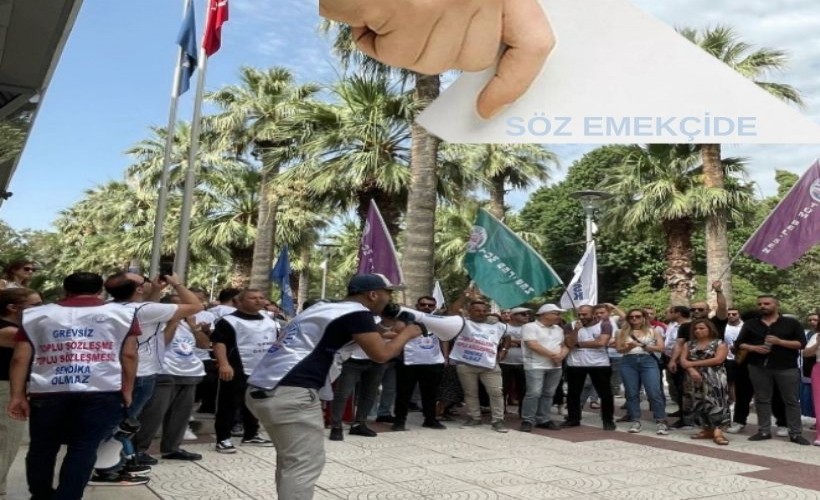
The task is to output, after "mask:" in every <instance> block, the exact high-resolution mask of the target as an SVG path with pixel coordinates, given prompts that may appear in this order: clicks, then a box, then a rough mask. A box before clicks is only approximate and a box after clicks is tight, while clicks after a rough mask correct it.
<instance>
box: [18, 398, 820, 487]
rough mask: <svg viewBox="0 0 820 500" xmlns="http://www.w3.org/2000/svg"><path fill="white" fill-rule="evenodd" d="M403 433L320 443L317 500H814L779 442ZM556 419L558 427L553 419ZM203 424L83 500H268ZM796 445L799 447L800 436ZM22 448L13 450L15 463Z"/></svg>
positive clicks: (802, 460)
mask: <svg viewBox="0 0 820 500" xmlns="http://www.w3.org/2000/svg"><path fill="white" fill-rule="evenodd" d="M411 417H412V418H411V420H410V422H409V424H410V426H409V429H410V430H409V431H407V432H390V431H389V427H388V426H385V425H380V424H372V426H373V428H374V429H376V430H378V431H379V436H378V437H377V438H365V437H359V436H348V435H347V434H346V435H345V441H343V442H331V441H328V442H327V448H326V450H327V465H326V467H325V469H324V472H323V474H322V477H321V478H320V479H319V482H318V488H317V491H316V497H315V498H316V499H319V500H323V499H340V498H346V499H405V498H419V499H465V500H470V499H476V500H481V499H528V500H529V499H532V500H536V499H546V498H561V499H589V500H600V499H629V500H643V499H647V500H651V499H663V500H678V499H689V498H715V499H717V498H720V499H730V500H732V499H750V500H757V499H820V448H817V447H806V446H797V445H794V444H791V443H789V442H788V441H787V440H785V439H778V438H774V439H772V440H770V441H764V442H758V443H754V442H749V441H747V440H746V438H747V437H748V436H749V435H751V434H752V433H753V432H754V428H753V426H749V427H747V429H746V431H745V432H744V434H742V435H734V436H732V435H730V436H729V439H730V440H731V444H730V445H729V446H721V447H718V446H717V445H715V444H713V443H711V442H708V441H707V442H704V441H693V440H691V439H689V434H691V433H692V432H691V431H689V432H687V431H676V432H672V433H671V434H670V435H669V436H656V435H655V434H654V431H653V429H654V426H653V425H652V424H651V423H650V422H645V425H644V429H645V430H644V432H643V433H641V434H628V433H626V425H625V424H620V425H619V430H618V431H617V432H606V431H603V430H602V429H601V427H600V420H599V419H598V416H597V414H595V413H585V414H584V420H585V421H584V424H585V425H583V426H581V427H577V428H572V429H564V430H561V431H544V430H536V431H535V432H533V433H532V434H525V433H521V432H518V431H517V430H515V429H517V419H515V418H514V416H512V415H508V424H509V425H510V426H511V430H510V432H509V433H508V434H499V433H496V432H493V431H492V430H491V429H490V427H489V425H485V426H482V427H478V428H470V429H460V428H458V423H457V422H449V423H448V425H449V428H448V429H447V430H445V431H435V430H430V429H423V428H421V427H420V426H419V424H420V420H419V419H420V415H419V414H418V413H415V414H411ZM556 418H560V417H557V416H556ZM207 430H208V427H207V422H206V426H205V427H204V428H203V429H202V430H201V431H200V435H201V436H202V439H200V440H199V441H198V442H193V443H186V444H185V445H184V447H185V449H188V450H189V451H195V452H198V453H202V454H203V455H204V458H203V460H201V461H199V462H195V463H173V462H168V461H161V462H160V464H159V465H158V466H156V467H154V471H153V473H152V475H151V478H152V479H151V482H150V483H149V484H148V485H147V486H138V487H129V488H113V487H94V488H89V489H88V493H87V495H86V498H89V499H92V500H97V499H100V500H102V499H106V500H108V499H112V498H117V500H147V499H152V500H154V499H158V498H161V499H167V500H173V499H199V500H207V499H214V500H216V499H219V500H233V499H237V500H238V499H260V500H261V499H274V498H276V494H275V487H274V479H273V478H274V466H275V463H276V452H275V450H274V449H273V448H259V447H242V446H240V447H239V452H238V453H236V454H235V455H220V454H218V453H216V452H215V451H214V450H213V444H212V442H211V441H210V439H211V438H210V435H209V434H208V433H207ZM806 437H807V438H808V437H810V436H809V433H808V432H807V433H806ZM23 452H24V450H21V455H22V453H23ZM20 458H22V457H19V458H18V460H17V461H16V463H15V467H14V468H13V469H12V475H11V477H10V480H9V485H10V490H11V491H10V496H9V497H8V498H9V499H17V498H20V499H23V498H27V496H26V495H25V481H24V474H23V468H22V460H20Z"/></svg>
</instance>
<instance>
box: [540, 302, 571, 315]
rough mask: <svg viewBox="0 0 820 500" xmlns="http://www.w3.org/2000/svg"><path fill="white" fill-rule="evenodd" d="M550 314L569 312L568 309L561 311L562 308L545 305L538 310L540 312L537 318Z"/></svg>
mask: <svg viewBox="0 0 820 500" xmlns="http://www.w3.org/2000/svg"><path fill="white" fill-rule="evenodd" d="M549 312H561V313H562V312H567V310H566V309H561V308H560V307H558V306H556V305H555V304H544V305H543V306H541V307H539V308H538V312H536V313H535V315H536V316H541V315H542V314H546V313H549Z"/></svg>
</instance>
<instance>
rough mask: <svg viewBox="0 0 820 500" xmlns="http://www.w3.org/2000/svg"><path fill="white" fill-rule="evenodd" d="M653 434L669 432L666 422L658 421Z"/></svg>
mask: <svg viewBox="0 0 820 500" xmlns="http://www.w3.org/2000/svg"><path fill="white" fill-rule="evenodd" d="M655 434H657V435H658V436H666V435H668V434H669V426H668V425H666V422H658V426H657V427H656V428H655Z"/></svg>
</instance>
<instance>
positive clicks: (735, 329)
mask: <svg viewBox="0 0 820 500" xmlns="http://www.w3.org/2000/svg"><path fill="white" fill-rule="evenodd" d="M742 326H743V322H742V321H741V322H740V323H738V324H737V325H726V333H725V334H724V336H723V341H724V342H725V343H726V347H728V348H729V354H727V355H726V359H727V360H729V361H732V360H733V359H735V353H733V352H732V346H734V345H735V340H737V336H738V335H740V327H742Z"/></svg>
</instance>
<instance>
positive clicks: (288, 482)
mask: <svg viewBox="0 0 820 500" xmlns="http://www.w3.org/2000/svg"><path fill="white" fill-rule="evenodd" d="M395 289H397V287H395V286H394V285H393V284H391V283H390V281H389V280H388V279H387V278H386V277H384V276H383V275H380V274H359V275H356V276H354V277H353V278H352V279H351V280H350V282H349V283H348V285H347V292H348V294H347V295H348V296H347V297H346V298H345V299H344V300H342V301H339V302H328V303H323V304H316V305H313V306H311V307H309V308H307V309H305V310H304V311H302V312H301V313H300V314H298V315H297V316H296V317H295V318H293V319H292V320H291V322H290V323H288V325H287V326H286V327H285V328H284V329H283V330H282V332H281V333H280V334H279V338H278V339H277V340H276V342H275V343H274V344H273V345H272V346H271V347H270V349H269V350H268V351H267V353H266V354H265V355H264V357H263V358H262V359H261V360H260V361H259V363H258V364H257V365H256V367H255V368H254V371H253V374H251V376H250V377H249V378H248V386H249V387H248V392H247V396H246V399H245V401H246V402H247V404H248V408H250V410H251V411H252V412H253V413H254V415H256V416H257V418H259V421H260V422H261V423H262V425H264V427H265V430H267V431H268V435H269V436H270V437H271V439H272V440H273V444H274V446H275V447H276V463H277V466H276V491H277V494H278V496H279V498H282V499H287V500H308V499H311V498H313V487H314V485H315V484H316V480H317V479H319V475H321V473H322V469H323V468H324V465H325V450H324V419H323V417H322V404H321V401H320V400H319V389H321V388H322V386H323V385H324V384H325V382H326V381H327V378H328V373H329V371H330V366H331V364H332V363H333V358H334V355H335V354H336V352H337V351H339V350H340V349H341V348H342V347H345V346H346V345H350V344H352V343H355V344H356V345H358V346H359V347H361V348H362V350H363V351H364V353H365V354H366V355H367V357H368V358H369V359H371V360H373V361H374V362H376V363H384V362H386V361H387V360H390V359H392V358H395V357H396V356H398V355H399V354H400V353H401V352H402V350H403V349H404V345H405V344H406V343H407V341H408V340H411V339H413V338H416V337H418V336H419V335H420V334H421V329H420V328H419V327H418V326H417V325H410V326H407V327H405V328H402V327H401V326H400V325H398V326H394V331H397V335H396V336H395V337H394V338H393V340H392V341H391V342H389V343H386V342H385V341H384V339H383V338H382V336H381V334H380V333H379V327H377V326H376V323H375V321H374V319H373V315H374V314H381V312H382V311H383V310H384V308H385V306H386V305H387V304H388V303H389V302H390V299H391V292H392V291H393V290H395Z"/></svg>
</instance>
